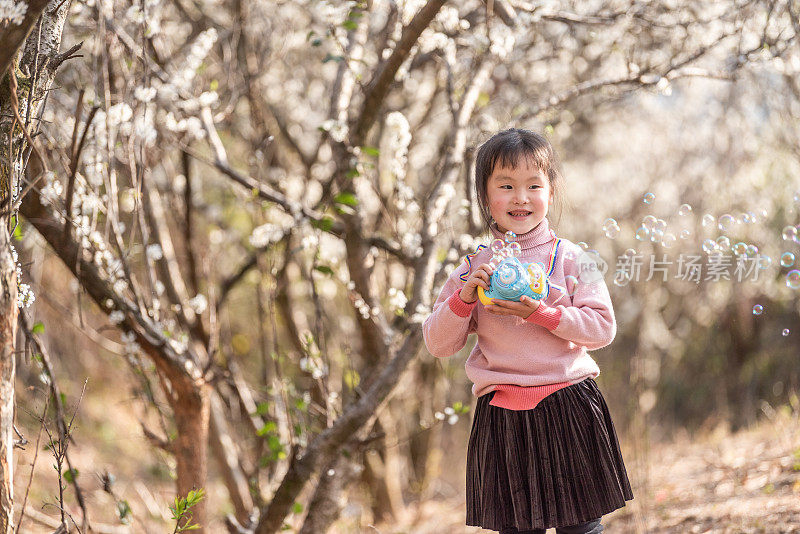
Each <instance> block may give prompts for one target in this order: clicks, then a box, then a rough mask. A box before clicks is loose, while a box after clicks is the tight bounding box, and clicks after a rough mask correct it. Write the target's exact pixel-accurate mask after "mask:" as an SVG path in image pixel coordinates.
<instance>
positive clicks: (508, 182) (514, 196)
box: [486, 158, 553, 234]
mask: <svg viewBox="0 0 800 534" xmlns="http://www.w3.org/2000/svg"><path fill="white" fill-rule="evenodd" d="M486 198H487V200H488V202H489V211H490V213H491V214H492V217H494V220H495V221H496V222H497V227H498V228H499V230H500V231H501V232H504V233H505V232H508V231H509V230H511V231H512V232H514V233H516V234H524V233H526V232H529V231H531V230H533V229H534V228H536V226H537V225H538V224H539V223H540V222H542V220H543V219H544V218H545V216H547V210H548V209H549V208H550V205H551V204H552V203H553V191H552V189H551V187H550V181H549V180H548V179H547V174H546V173H544V172H542V171H541V170H540V169H537V168H536V167H531V166H530V164H529V162H528V160H527V158H525V159H524V161H522V162H521V165H517V168H516V169H512V168H510V167H495V168H494V170H493V171H492V174H491V175H490V176H489V179H488V180H487V182H486Z"/></svg>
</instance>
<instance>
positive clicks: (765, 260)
mask: <svg viewBox="0 0 800 534" xmlns="http://www.w3.org/2000/svg"><path fill="white" fill-rule="evenodd" d="M770 265H772V258H770V257H769V256H767V255H766V254H764V255H763V256H761V257H760V258H759V259H758V266H759V268H761V269H768V268H769V266H770Z"/></svg>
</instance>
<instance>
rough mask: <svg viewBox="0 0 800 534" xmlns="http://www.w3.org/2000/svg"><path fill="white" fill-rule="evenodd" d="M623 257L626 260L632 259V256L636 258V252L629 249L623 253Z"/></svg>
mask: <svg viewBox="0 0 800 534" xmlns="http://www.w3.org/2000/svg"><path fill="white" fill-rule="evenodd" d="M623 256H625V257H626V258H633V257H634V256H636V250H634V249H632V248H629V249H628V250H626V251H625V252H624V253H623Z"/></svg>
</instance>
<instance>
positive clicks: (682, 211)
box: [678, 204, 692, 217]
mask: <svg viewBox="0 0 800 534" xmlns="http://www.w3.org/2000/svg"><path fill="white" fill-rule="evenodd" d="M690 213H692V207H691V206H690V205H689V204H681V207H680V208H678V215H680V216H681V217H686V216H687V215H689V214H690Z"/></svg>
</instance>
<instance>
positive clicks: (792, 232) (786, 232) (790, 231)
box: [782, 225, 797, 241]
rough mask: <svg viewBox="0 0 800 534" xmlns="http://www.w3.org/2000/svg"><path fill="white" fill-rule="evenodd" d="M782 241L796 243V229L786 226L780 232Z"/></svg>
mask: <svg viewBox="0 0 800 534" xmlns="http://www.w3.org/2000/svg"><path fill="white" fill-rule="evenodd" d="M782 235H783V240H784V241H797V228H796V227H794V226H791V225H789V226H787V227H785V228H784V229H783V232H782Z"/></svg>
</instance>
